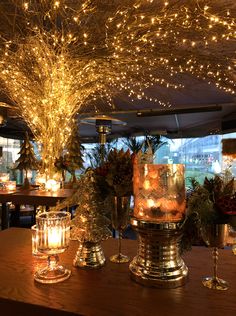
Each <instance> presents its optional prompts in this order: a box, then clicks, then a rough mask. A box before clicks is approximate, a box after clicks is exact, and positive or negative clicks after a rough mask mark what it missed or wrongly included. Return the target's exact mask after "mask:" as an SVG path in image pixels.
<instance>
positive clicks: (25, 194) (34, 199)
mask: <svg viewBox="0 0 236 316" xmlns="http://www.w3.org/2000/svg"><path fill="white" fill-rule="evenodd" d="M74 192H75V189H59V190H58V191H56V192H48V191H43V190H21V191H17V192H15V193H13V194H12V195H11V199H10V201H11V202H12V203H13V204H29V205H46V206H54V205H56V203H57V201H61V200H63V199H66V198H68V197H70V196H72V195H73V193H74Z"/></svg>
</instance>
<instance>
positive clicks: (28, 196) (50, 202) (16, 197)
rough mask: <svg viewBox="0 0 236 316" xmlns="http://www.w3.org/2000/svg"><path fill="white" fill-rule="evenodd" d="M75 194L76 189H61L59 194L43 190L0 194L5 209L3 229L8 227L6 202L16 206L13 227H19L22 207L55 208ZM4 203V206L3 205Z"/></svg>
mask: <svg viewBox="0 0 236 316" xmlns="http://www.w3.org/2000/svg"><path fill="white" fill-rule="evenodd" d="M74 192H75V189H59V190H58V191H57V192H53V193H51V192H48V191H42V190H36V189H33V190H32V189H31V190H18V191H16V192H12V193H11V194H7V195H3V193H2V195H1V194H0V202H1V203H2V207H5V208H4V209H3V211H2V221H3V224H4V225H3V226H2V229H5V228H7V227H8V212H7V209H6V202H12V203H13V204H14V205H15V212H14V216H13V225H14V226H19V218H20V205H24V204H26V205H33V206H35V208H36V206H38V205H44V206H46V207H50V206H55V205H56V204H57V202H60V201H62V200H64V199H66V198H68V197H70V196H71V195H72V194H73V193H74ZM3 201H4V203H5V204H4V205H3Z"/></svg>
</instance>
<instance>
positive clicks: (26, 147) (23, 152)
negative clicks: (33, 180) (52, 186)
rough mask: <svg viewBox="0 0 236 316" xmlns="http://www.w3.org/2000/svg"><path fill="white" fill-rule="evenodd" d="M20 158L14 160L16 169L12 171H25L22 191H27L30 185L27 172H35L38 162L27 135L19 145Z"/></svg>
mask: <svg viewBox="0 0 236 316" xmlns="http://www.w3.org/2000/svg"><path fill="white" fill-rule="evenodd" d="M19 154H20V157H19V158H18V159H17V160H16V162H15V163H16V167H15V168H14V169H19V170H25V180H24V184H23V188H24V189H29V187H30V183H29V180H28V176H27V173H28V170H37V169H38V167H39V162H38V160H37V159H36V157H35V154H34V149H33V146H32V144H31V143H30V140H29V135H28V133H26V134H25V140H24V141H23V143H22V144H21V149H20V152H19Z"/></svg>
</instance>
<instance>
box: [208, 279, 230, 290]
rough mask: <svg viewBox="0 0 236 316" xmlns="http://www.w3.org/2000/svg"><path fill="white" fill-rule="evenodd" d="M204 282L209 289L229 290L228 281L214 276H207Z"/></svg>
mask: <svg viewBox="0 0 236 316" xmlns="http://www.w3.org/2000/svg"><path fill="white" fill-rule="evenodd" d="M202 284H203V285H204V286H206V287H208V288H209V289H213V290H221V291H225V290H228V288H229V284H228V282H226V281H224V280H222V279H219V278H214V277H206V278H204V279H203V280H202Z"/></svg>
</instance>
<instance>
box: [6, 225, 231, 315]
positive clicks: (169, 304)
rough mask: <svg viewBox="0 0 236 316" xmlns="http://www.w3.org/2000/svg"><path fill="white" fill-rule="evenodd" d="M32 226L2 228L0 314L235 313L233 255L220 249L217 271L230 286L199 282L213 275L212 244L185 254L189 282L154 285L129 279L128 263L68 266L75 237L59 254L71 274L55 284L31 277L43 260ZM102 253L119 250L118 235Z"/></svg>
mask: <svg viewBox="0 0 236 316" xmlns="http://www.w3.org/2000/svg"><path fill="white" fill-rule="evenodd" d="M30 234H31V233H30V230H27V229H23V228H11V229H8V230H5V231H2V232H1V233H0V314H1V315H7V316H11V315H17V316H18V315H19V316H21V315H24V316H27V315H30V316H42V315H47V316H51V315H56V316H59V315H89V316H93V315H96V316H100V315H102V316H113V315H115V316H116V315H119V316H134V315H137V316H156V315H157V316H159V315H160V316H172V315H173V316H180V315H181V316H184V315H186V316H213V315H214V316H219V315H225V316H228V315H229V316H233V315H235V312H236V256H234V255H233V254H232V252H231V251H230V250H228V249H227V250H220V256H219V276H220V277H222V278H223V279H225V280H227V281H228V282H229V283H230V287H229V290H228V291H215V290H210V289H207V288H205V287H203V286H202V284H201V278H202V277H204V276H206V275H211V274H212V258H211V249H208V248H205V247H195V248H194V249H193V250H192V251H191V252H188V253H187V254H186V255H185V262H186V264H187V266H188V268H189V281H188V283H187V284H186V285H185V286H183V287H179V288H177V289H169V290H168V289H156V288H148V287H144V286H142V285H139V284H137V283H135V282H134V281H132V280H131V279H130V275H129V269H128V264H121V265H119V264H115V263H111V262H110V261H109V260H108V259H107V262H106V265H105V266H104V267H103V268H102V269H99V270H82V269H78V268H74V267H73V266H72V260H73V257H74V255H75V252H76V249H77V246H78V244H77V242H76V241H71V243H70V247H69V249H68V250H67V251H66V252H65V253H64V254H62V255H60V261H61V263H62V264H63V265H65V266H67V267H69V268H70V269H71V270H72V276H71V277H70V279H68V280H66V281H64V282H61V283H58V284H53V285H44V284H39V283H36V282H35V281H34V278H33V274H34V271H35V270H36V269H37V268H38V267H39V266H42V265H43V264H45V262H44V261H43V260H42V259H41V260H40V259H35V258H34V257H32V256H31V235H30ZM122 247H123V252H124V253H126V254H128V255H130V256H131V257H133V256H134V255H135V253H136V247H137V243H136V241H133V240H132V241H131V240H124V241H123V245H122ZM103 249H104V252H105V256H106V258H109V256H110V255H112V254H114V252H116V250H117V240H113V239H109V240H107V241H105V242H104V243H103Z"/></svg>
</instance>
